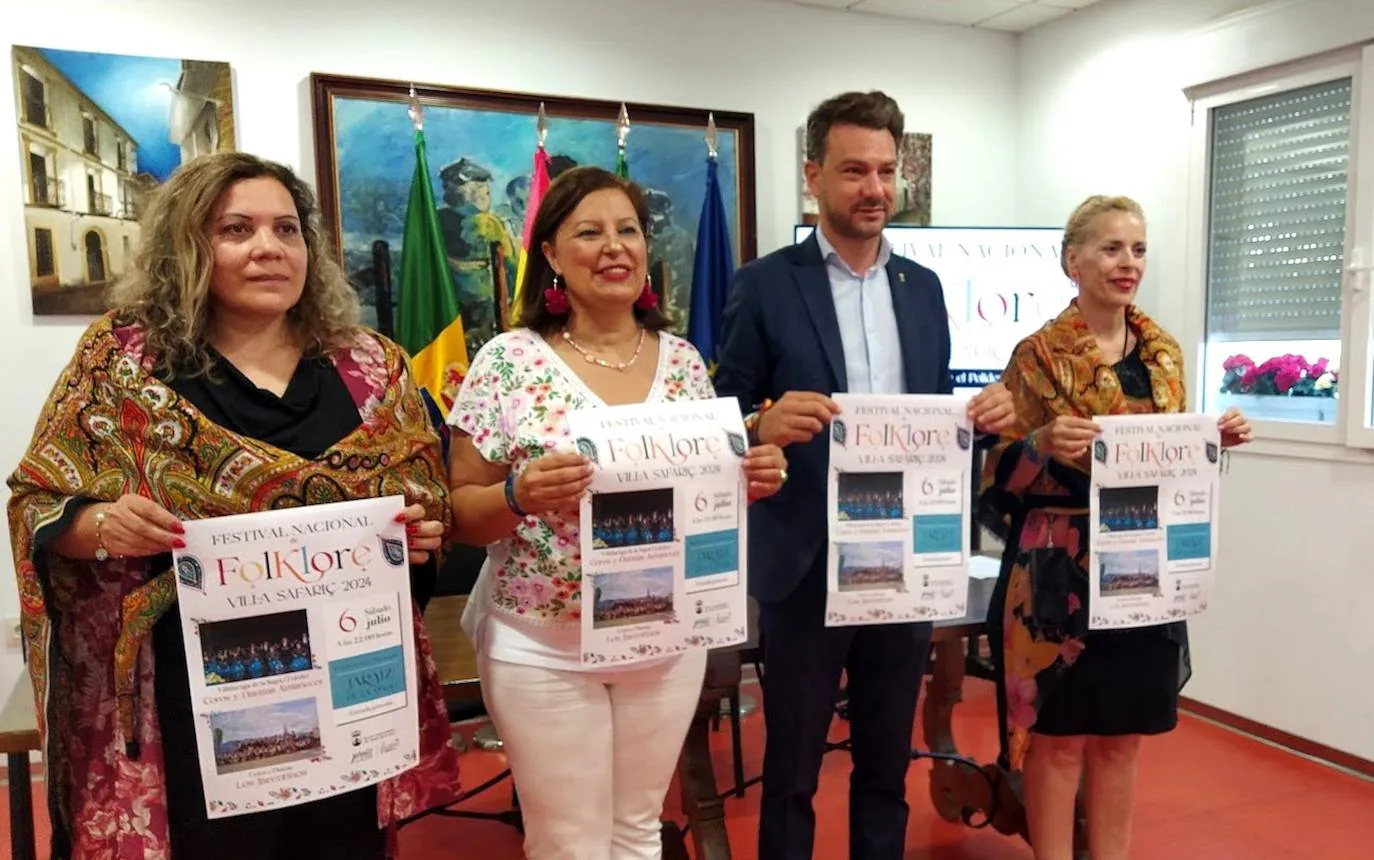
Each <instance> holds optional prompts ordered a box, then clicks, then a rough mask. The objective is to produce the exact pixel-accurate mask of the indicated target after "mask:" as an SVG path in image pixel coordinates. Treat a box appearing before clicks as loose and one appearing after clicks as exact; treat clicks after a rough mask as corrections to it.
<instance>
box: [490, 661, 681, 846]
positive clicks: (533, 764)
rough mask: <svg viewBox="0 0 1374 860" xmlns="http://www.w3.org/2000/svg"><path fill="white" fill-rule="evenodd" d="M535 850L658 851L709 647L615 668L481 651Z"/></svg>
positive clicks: (496, 719)
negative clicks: (577, 667) (528, 661)
mask: <svg viewBox="0 0 1374 860" xmlns="http://www.w3.org/2000/svg"><path fill="white" fill-rule="evenodd" d="M478 672H479V673H480V674H481V678H482V696H483V698H484V699H485V701H486V706H487V711H488V712H489V713H490V714H491V718H492V723H493V724H494V725H495V726H496V730H497V732H499V733H500V735H501V740H502V743H503V746H504V747H505V752H506V757H507V760H508V761H509V763H510V770H511V776H512V777H513V778H514V780H515V790H516V792H517V793H518V794H519V797H520V810H521V813H522V815H523V816H524V820H525V857H527V858H529V860H659V858H661V857H662V856H663V843H662V840H661V837H660V832H659V819H660V817H661V816H662V814H663V797H664V795H666V794H667V793H668V785H669V783H670V782H671V781H672V778H673V773H674V771H675V770H676V767H677V761H678V756H679V754H680V753H681V751H682V742H683V740H684V739H685V738H686V737H687V727H688V725H689V724H690V723H691V720H692V715H693V714H694V713H695V712H696V706H697V701H698V700H699V699H700V698H701V684H702V681H703V679H704V676H705V674H706V652H704V651H692V652H689V653H686V654H683V655H682V656H680V657H678V658H676V659H673V660H670V661H668V662H665V663H660V664H655V665H651V666H647V667H644V668H635V667H627V668H625V669H624V670H623V671H615V672H578V671H559V670H553V669H544V668H541V667H538V666H523V665H517V664H515V663H506V662H502V661H500V660H493V659H491V658H489V657H486V656H485V655H481V654H479V656H478Z"/></svg>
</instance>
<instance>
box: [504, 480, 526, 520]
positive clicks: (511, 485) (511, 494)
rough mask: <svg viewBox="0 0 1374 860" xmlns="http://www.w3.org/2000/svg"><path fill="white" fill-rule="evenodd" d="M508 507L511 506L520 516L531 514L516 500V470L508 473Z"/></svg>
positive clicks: (514, 512)
mask: <svg viewBox="0 0 1374 860" xmlns="http://www.w3.org/2000/svg"><path fill="white" fill-rule="evenodd" d="M506 507H508V508H510V509H511V513H513V514H515V515H516V516H518V517H527V516H529V514H527V513H525V511H524V509H522V508H521V507H520V503H519V502H517V501H516V500H515V473H514V472H511V473H509V474H507V475H506Z"/></svg>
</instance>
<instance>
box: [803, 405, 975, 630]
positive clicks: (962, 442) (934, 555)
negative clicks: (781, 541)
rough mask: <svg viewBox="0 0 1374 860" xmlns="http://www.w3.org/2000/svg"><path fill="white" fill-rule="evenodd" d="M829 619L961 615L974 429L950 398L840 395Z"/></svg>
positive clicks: (964, 408) (964, 409)
mask: <svg viewBox="0 0 1374 860" xmlns="http://www.w3.org/2000/svg"><path fill="white" fill-rule="evenodd" d="M834 400H835V402H836V403H837V404H839V407H840V414H839V415H838V416H837V417H836V418H835V419H834V420H833V421H832V422H831V425H830V480H829V487H828V499H827V511H828V516H829V520H830V522H829V526H830V541H829V564H828V571H827V575H828V582H829V585H828V587H827V589H826V604H825V619H826V621H825V623H826V626H829V627H841V626H846V625H852V624H894V623H898V622H906V621H940V620H944V619H949V618H962V617H963V616H964V614H965V610H966V608H967V607H966V604H967V602H968V575H969V555H970V553H969V539H970V514H969V502H970V500H969V496H970V487H971V484H970V482H971V481H972V469H973V427H972V425H971V423H970V421H969V418H968V401H967V400H966V399H964V398H961V397H956V396H954V395H923V394H895V395H886V394H884V395H868V394H836V395H834Z"/></svg>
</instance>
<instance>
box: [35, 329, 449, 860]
mask: <svg viewBox="0 0 1374 860" xmlns="http://www.w3.org/2000/svg"><path fill="white" fill-rule="evenodd" d="M333 361H334V363H335V366H336V368H337V369H338V371H339V373H340V375H341V376H342V378H343V380H344V382H345V384H346V386H347V388H348V390H349V392H350V393H351V394H352V395H353V399H354V402H355V403H356V404H357V405H358V409H359V413H360V415H361V416H362V419H363V420H362V424H361V425H360V426H359V427H358V428H357V429H356V430H355V431H354V432H353V433H351V434H349V435H348V436H347V437H345V438H344V439H343V440H341V441H340V442H339V443H338V444H337V445H335V446H334V447H333V448H331V449H329V450H328V451H325V452H324V453H323V454H321V455H320V456H319V457H317V458H315V459H313V460H304V459H301V458H299V457H296V456H294V455H292V454H290V453H288V452H285V451H282V450H280V449H277V448H274V447H272V446H270V445H266V444H264V443H262V442H259V441H257V440H255V439H250V438H246V437H243V436H240V435H237V434H235V433H232V432H229V431H228V430H226V429H224V428H223V427H220V426H219V425H217V424H214V423H212V422H211V421H209V420H208V419H207V418H205V416H204V415H202V414H201V413H200V412H199V411H197V410H196V409H195V408H194V407H193V406H192V405H191V404H190V403H189V402H187V401H185V400H184V399H182V398H181V397H180V396H179V395H178V394H177V393H176V392H175V391H173V390H172V389H171V388H170V387H168V386H167V385H166V384H164V383H163V382H161V381H160V380H158V379H157V378H156V377H155V376H154V375H153V368H154V364H155V359H154V356H152V355H149V354H147V353H146V352H145V350H144V348H143V337H142V335H141V332H140V331H139V330H138V329H137V328H135V327H130V326H117V325H116V324H115V323H114V321H113V316H112V315H107V316H105V317H102V318H101V319H99V320H97V321H96V322H95V323H94V324H93V325H92V326H91V327H90V328H89V329H88V330H87V331H86V333H85V335H84V336H83V337H82V339H81V342H80V344H79V345H78V347H77V350H76V354H75V356H74V357H73V359H72V361H71V362H70V363H69V364H68V365H67V367H66V368H65V369H64V370H63V372H62V374H61V376H60V377H59V378H58V381H57V384H56V385H55V386H54V388H53V390H52V393H51V395H50V396H49V398H48V402H47V404H46V405H45V406H44V409H43V412H42V414H41V416H40V418H39V421H38V424H37V427H36V428H35V430H34V434H33V439H32V441H31V443H30V445H29V448H28V451H27V453H26V454H25V455H24V459H23V460H22V462H21V463H20V465H19V468H18V470H17V471H16V472H15V473H14V474H13V476H11V478H10V480H9V485H10V488H11V490H12V496H11V498H10V503H9V525H10V534H11V538H12V540H13V544H14V560H15V569H16V571H17V574H18V583H19V596H20V608H21V613H22V626H23V633H24V642H25V646H26V651H27V659H28V664H29V673H30V676H31V678H32V681H33V687H34V695H35V698H36V702H37V708H38V724H39V731H40V733H41V735H42V737H43V745H44V752H45V757H46V761H47V768H48V781H49V804H50V808H51V811H52V822H53V829H54V833H55V835H57V836H60V837H61V838H59V839H55V840H54V844H55V845H62V844H64V843H65V844H68V845H70V847H71V849H72V854H71V856H74V857H77V858H93V859H94V858H98V860H105V858H110V860H115V858H119V860H123V858H131V860H132V858H140V859H141V858H149V860H156V858H166V857H168V856H170V855H169V848H168V841H167V809H166V798H165V785H164V771H163V755H162V749H161V744H160V730H159V727H158V723H157V713H156V707H155V704H154V701H153V678H152V675H153V659H152V654H151V649H150V648H145V647H143V646H144V644H145V642H146V640H147V637H148V634H149V633H150V631H151V630H152V628H153V625H154V624H155V623H156V621H157V620H158V619H159V618H160V617H162V615H163V614H164V613H166V612H167V611H168V610H169V609H173V607H174V605H175V601H176V584H175V581H174V580H173V579H172V576H171V572H170V571H166V570H163V571H159V570H154V569H152V565H151V561H152V560H151V559H147V558H142V559H113V558H112V559H110V560H108V561H105V562H96V561H90V562H85V561H80V562H78V561H73V560H70V559H65V558H62V557H61V556H58V555H57V554H55V553H53V552H51V551H50V550H49V549H48V548H47V547H48V546H49V545H50V544H51V542H52V541H53V540H54V539H55V538H57V537H58V536H59V535H60V534H62V533H63V532H64V531H65V530H66V528H67V527H68V526H69V525H70V524H71V522H72V520H73V518H74V517H75V515H76V513H77V512H78V511H79V510H80V509H81V507H82V506H83V505H84V504H86V503H90V502H113V501H115V500H117V499H118V498H119V497H120V496H121V495H124V494H126V493H137V494H139V495H142V496H145V497H147V498H149V499H152V500H153V501H155V502H157V503H158V504H160V505H162V506H163V507H164V508H166V509H167V510H169V511H171V512H172V513H173V514H174V515H175V516H177V517H178V518H180V519H187V520H189V519H204V518H208V517H219V516H226V515H230V514H238V513H248V512H253V511H267V510H274V509H281V508H287V507H296V506H301V505H313V504H323V503H328V502H335V501H344V500H349V499H358V498H368V497H377V496H386V495H394V494H400V495H404V496H405V497H406V499H407V501H408V502H410V503H417V502H418V503H421V504H423V505H424V506H425V508H426V512H427V518H428V519H434V520H439V521H440V522H445V523H447V522H449V519H450V518H449V506H448V490H447V486H446V483H445V480H446V469H445V467H444V462H443V459H442V456H441V453H440V443H439V437H438V435H437V434H436V432H435V431H434V429H433V428H432V426H431V425H430V422H429V420H428V417H427V413H426V407H425V404H424V401H423V400H422V397H421V395H420V392H419V390H418V389H417V387H416V386H415V384H414V383H413V382H412V381H411V378H410V374H409V369H408V366H407V362H406V358H405V354H404V353H403V352H402V351H401V350H400V348H399V347H397V346H396V345H395V344H393V343H391V342H390V341H386V340H384V339H382V338H380V337H378V336H376V335H374V334H372V333H370V332H365V331H363V330H361V329H359V330H358V331H357V332H356V334H355V337H354V341H353V343H352V344H351V346H350V348H349V349H347V350H343V351H340V352H339V353H338V354H337V355H336V356H334V358H333ZM415 643H416V652H417V659H418V663H419V665H418V666H417V671H418V678H419V682H420V690H419V694H420V695H419V701H420V720H421V725H420V763H419V764H418V765H417V766H416V767H415V768H413V769H411V770H409V771H407V772H405V773H403V774H401V775H399V776H397V777H395V778H393V779H392V780H389V781H387V782H385V783H383V784H381V785H380V786H379V791H378V798H379V802H378V807H379V808H378V822H379V826H385V827H392V826H394V825H395V824H397V823H398V822H400V821H401V820H403V819H405V818H408V817H410V816H412V815H415V814H416V813H418V812H422V811H424V810H425V809H429V808H433V807H435V806H440V805H446V804H448V803H451V802H453V800H454V799H455V797H456V796H457V792H458V784H457V783H458V780H457V774H458V761H457V752H456V751H455V750H454V749H453V746H452V744H451V739H450V729H449V725H448V718H447V713H446V711H445V709H444V705H443V700H442V695H441V692H440V686H439V680H438V675H437V672H436V671H435V667H434V661H433V657H432V654H431V651H430V646H429V639H428V637H427V635H426V634H425V630H424V627H423V625H422V624H421V621H420V613H419V610H418V609H417V610H416V612H415ZM55 860H57V857H56V855H55Z"/></svg>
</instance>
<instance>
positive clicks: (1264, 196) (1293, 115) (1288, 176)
mask: <svg viewBox="0 0 1374 860" xmlns="http://www.w3.org/2000/svg"><path fill="white" fill-rule="evenodd" d="M1351 84H1352V82H1351V79H1350V78H1344V79H1341V80H1336V81H1330V82H1327V83H1322V84H1317V85H1315V86H1309V87H1303V88H1301V89H1295V90H1288V91H1285V92H1282V93H1277V94H1275V95H1270V96H1264V97H1262V98H1256V99H1251V100H1249V101H1244V102H1238V103H1235V104H1230V105H1225V106H1223V107H1218V108H1215V109H1213V110H1212V112H1211V114H1212V126H1211V199H1210V200H1209V201H1208V215H1209V219H1208V224H1209V236H1208V240H1209V241H1208V260H1207V334H1208V337H1209V338H1210V339H1214V340H1248V341H1255V340H1328V339H1330V340H1336V339H1339V338H1340V336H1341V277H1342V271H1343V268H1344V264H1343V259H1344V253H1343V251H1344V246H1345V232H1346V231H1345V223H1346V218H1345V210H1346V196H1347V191H1348V189H1349V176H1350V173H1349V168H1350V114H1351V104H1350V101H1351Z"/></svg>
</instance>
